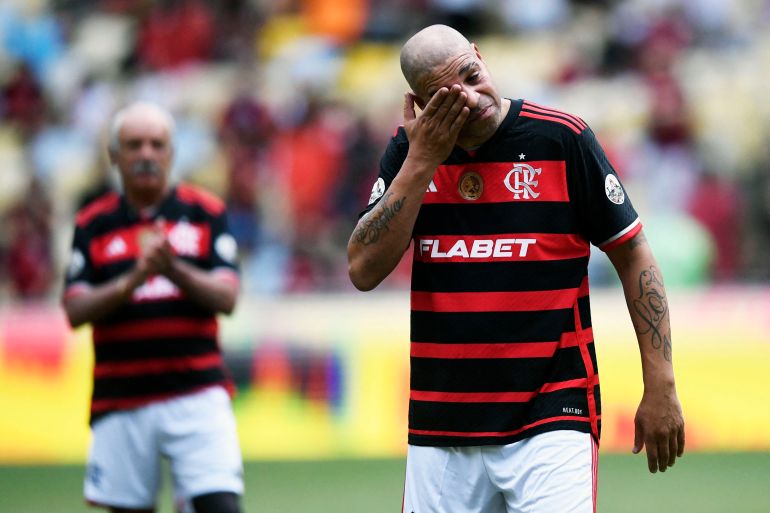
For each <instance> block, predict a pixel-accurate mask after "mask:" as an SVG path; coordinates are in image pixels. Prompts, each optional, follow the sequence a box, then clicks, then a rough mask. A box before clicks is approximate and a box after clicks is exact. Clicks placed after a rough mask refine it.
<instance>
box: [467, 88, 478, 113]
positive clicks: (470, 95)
mask: <svg viewBox="0 0 770 513" xmlns="http://www.w3.org/2000/svg"><path fill="white" fill-rule="evenodd" d="M464 92H465V94H466V96H467V99H466V100H465V105H466V106H467V107H468V108H469V109H471V110H473V109H475V108H476V107H477V106H478V104H479V98H480V97H481V95H480V94H479V93H477V92H476V90H475V89H472V88H470V87H466V88H465V91H464Z"/></svg>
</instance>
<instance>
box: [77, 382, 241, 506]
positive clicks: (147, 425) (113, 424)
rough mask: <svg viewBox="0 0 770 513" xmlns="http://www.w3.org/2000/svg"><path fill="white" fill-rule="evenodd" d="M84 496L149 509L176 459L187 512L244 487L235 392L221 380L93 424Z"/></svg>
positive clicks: (180, 500)
mask: <svg viewBox="0 0 770 513" xmlns="http://www.w3.org/2000/svg"><path fill="white" fill-rule="evenodd" d="M92 435H93V436H92V440H91V449H90V451H89V456H88V466H87V468H86V479H85V486H84V494H85V498H86V500H87V501H88V502H89V503H91V504H94V505H100V506H114V507H122V508H130V509H149V508H152V507H153V506H154V505H155V500H156V496H157V494H158V490H159V488H160V481H161V479H160V474H161V458H167V459H168V460H169V463H170V468H171V474H172V479H173V483H172V486H173V490H174V497H175V500H176V502H177V507H178V508H179V509H180V510H183V509H185V508H186V506H185V503H188V502H189V500H190V499H191V498H193V497H197V496H198V495H202V494H206V493H211V492H234V493H237V494H241V493H243V462H242V459H241V451H240V446H239V444H238V435H237V431H236V425H235V417H234V415H233V411H232V406H231V404H230V396H229V395H228V394H227V392H226V391H225V390H224V389H223V388H221V387H219V386H217V387H211V388H206V389H204V390H202V391H200V392H196V393H193V394H190V395H185V396H181V397H176V398H173V399H170V400H168V401H162V402H157V403H152V404H149V405H147V406H143V407H141V408H137V409H134V410H128V411H123V412H116V413H110V414H109V415H107V416H105V417H104V418H103V419H99V420H98V421H96V423H95V424H94V425H93V427H92Z"/></svg>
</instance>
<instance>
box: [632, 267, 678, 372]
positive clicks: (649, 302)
mask: <svg viewBox="0 0 770 513" xmlns="http://www.w3.org/2000/svg"><path fill="white" fill-rule="evenodd" d="M632 304H633V307H634V310H635V311H636V313H637V314H638V316H639V317H638V319H637V320H635V321H634V329H635V330H636V332H637V333H638V334H639V335H645V334H647V333H649V334H650V342H651V344H652V347H654V348H655V349H661V350H662V351H663V357H664V358H665V359H666V360H667V361H671V326H670V324H668V325H666V326H667V329H665V328H664V321H666V318H667V317H668V300H667V299H666V293H665V290H664V288H663V279H662V278H661V276H660V272H659V271H658V269H657V268H656V267H655V266H652V267H650V268H649V269H645V270H644V271H642V272H641V273H640V274H639V297H638V298H636V299H634V300H633V303H632ZM664 329H665V331H664Z"/></svg>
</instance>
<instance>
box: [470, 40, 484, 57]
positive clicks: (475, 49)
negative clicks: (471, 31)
mask: <svg viewBox="0 0 770 513" xmlns="http://www.w3.org/2000/svg"><path fill="white" fill-rule="evenodd" d="M471 47H472V48H473V51H474V52H475V53H476V57H478V58H479V60H480V61H483V60H484V57H482V56H481V50H479V47H478V46H477V45H476V43H471Z"/></svg>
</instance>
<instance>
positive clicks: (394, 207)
mask: <svg viewBox="0 0 770 513" xmlns="http://www.w3.org/2000/svg"><path fill="white" fill-rule="evenodd" d="M391 196H393V193H392V192H389V193H386V194H385V196H383V197H382V200H381V201H380V205H379V208H377V209H376V210H373V211H372V212H370V213H369V214H368V215H367V216H365V217H364V218H363V219H361V222H360V223H358V226H357V227H356V229H355V231H354V232H353V239H354V240H355V241H356V242H358V243H359V244H363V245H364V246H368V245H369V244H374V243H376V242H377V241H379V240H380V236H381V235H382V233H383V232H386V231H388V230H389V229H390V227H389V226H388V225H389V224H390V220H391V219H393V218H394V217H395V216H396V214H397V213H398V212H399V210H401V207H403V206H404V201H405V200H406V196H404V197H403V198H401V199H397V200H394V201H393V202H392V203H388V201H389V200H390V198H391Z"/></svg>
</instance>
